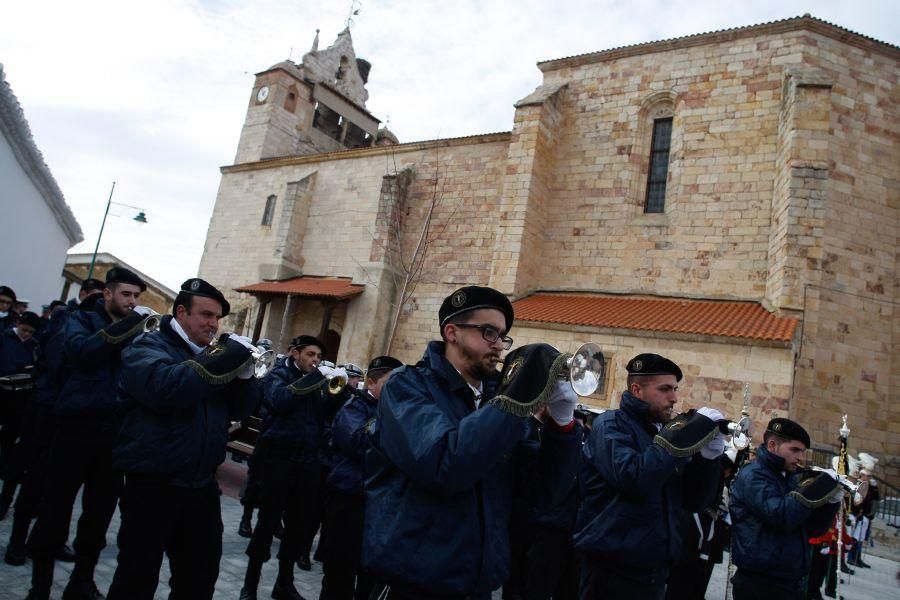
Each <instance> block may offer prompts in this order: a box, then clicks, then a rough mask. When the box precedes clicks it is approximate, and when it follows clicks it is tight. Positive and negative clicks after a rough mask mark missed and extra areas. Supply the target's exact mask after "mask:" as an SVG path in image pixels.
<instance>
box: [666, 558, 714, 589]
mask: <svg viewBox="0 0 900 600" xmlns="http://www.w3.org/2000/svg"><path fill="white" fill-rule="evenodd" d="M691 551H692V553H693V554H692V556H690V557H684V556H683V557H682V558H681V560H679V561H678V563H677V564H676V565H674V566H673V567H672V569H671V572H670V573H669V582H668V585H667V586H666V600H703V599H704V598H705V597H706V587H707V585H708V584H709V575H710V573H711V567H712V566H713V565H712V563H710V562H709V561H708V560H703V559H701V558H700V556H699V553H698V551H697V550H696V549H691ZM682 552H683V553H685V554H686V549H685V550H682Z"/></svg>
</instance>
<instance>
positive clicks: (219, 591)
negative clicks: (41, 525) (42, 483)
mask: <svg viewBox="0 0 900 600" xmlns="http://www.w3.org/2000/svg"><path fill="white" fill-rule="evenodd" d="M245 469H246V467H245V465H241V464H237V463H234V462H232V461H230V460H228V461H226V462H225V463H224V464H223V465H222V467H221V468H220V473H219V481H220V484H221V486H222V490H223V495H222V521H223V523H224V526H225V533H224V535H223V540H222V563H221V568H220V572H219V580H218V582H217V583H216V594H215V599H216V600H232V599H234V600H236V599H237V598H238V595H239V594H240V590H241V584H242V582H243V577H244V571H245V570H246V568H247V555H246V554H244V550H245V549H246V548H247V540H246V539H245V538H242V537H240V536H238V534H237V527H238V523H239V522H240V520H241V512H242V507H241V505H240V502H239V501H238V499H237V496H238V494H237V492H238V490H239V489H240V485H241V483H242V481H243V478H244V476H245V473H246V471H245ZM80 507H81V505H80V498H79V499H78V500H77V501H76V506H75V512H74V515H73V518H72V529H71V533H70V537H69V540H70V542H71V540H72V539H73V538H74V535H75V523H76V522H77V519H78V516H79V514H80ZM11 526H12V518H11V516H7V518H6V519H4V520H3V521H0V552H5V551H6V542H7V541H8V540H9V530H10V527H11ZM118 529H119V514H118V511H117V512H116V515H115V516H114V517H113V520H112V524H111V525H110V531H109V533H108V534H107V540H108V542H109V545H108V546H107V548H106V549H105V550H104V551H103V554H102V555H101V558H100V562H99V564H98V565H97V573H96V582H97V586H98V587H99V588H100V591H101V592H105V591H106V590H107V589H108V588H109V584H110V582H111V581H112V576H113V572H114V571H115V568H116V552H117V551H116V545H115V538H116V533H117V532H118ZM275 544H278V541H277V540H275ZM276 552H277V548H273V552H272V554H273V556H274V555H275V553H276ZM726 556H727V555H726ZM866 562H868V563H869V564H871V565H872V567H873V568H872V569H865V570H863V569H858V570H857V574H856V575H854V576H851V577H850V578H849V581H848V582H847V583H845V584H844V586H843V588H842V595H843V596H844V598H845V599H846V600H894V599H896V600H900V587H898V580H897V571H898V567H900V564H898V563H897V562H895V561H892V560H888V559H884V558H879V557H877V556H871V555H868V556H866ZM277 570H278V562H277V561H276V560H270V561H269V562H268V563H266V565H265V567H264V568H263V574H262V580H261V581H262V583H261V584H260V598H268V597H269V593H270V591H271V587H272V585H273V584H274V583H275V575H276V573H277ZM71 571H72V565H71V564H70V563H57V567H56V578H55V581H54V585H53V596H52V598H53V599H54V600H59V599H60V598H61V597H62V593H63V589H64V588H65V585H66V582H67V581H68V578H69V574H70V573H71ZM168 578H169V568H168V563H167V562H166V560H165V559H164V560H163V566H162V571H161V573H160V577H159V581H160V585H159V588H158V589H157V592H156V598H157V599H159V600H164V599H165V598H167V596H168V592H169V588H168V584H167V582H168ZM321 582H322V565H321V564H319V563H316V562H315V561H313V568H312V570H311V571H301V570H300V569H296V570H295V585H296V586H297V589H298V590H299V591H300V593H301V594H302V595H303V596H304V598H307V600H314V599H316V598H318V597H319V589H320V584H321ZM30 583H31V563H30V562H29V563H27V564H26V566H24V567H12V566H10V565H7V564H6V563H4V562H0V600H23V599H24V598H25V596H26V594H27V593H28V588H29V587H30ZM494 598H495V599H496V600H499V598H500V593H499V592H496V593H494ZM706 598H707V599H708V600H724V599H725V567H724V566H723V565H718V566H717V567H716V570H715V571H714V572H713V576H712V579H711V581H710V585H709V589H708V591H707V594H706Z"/></svg>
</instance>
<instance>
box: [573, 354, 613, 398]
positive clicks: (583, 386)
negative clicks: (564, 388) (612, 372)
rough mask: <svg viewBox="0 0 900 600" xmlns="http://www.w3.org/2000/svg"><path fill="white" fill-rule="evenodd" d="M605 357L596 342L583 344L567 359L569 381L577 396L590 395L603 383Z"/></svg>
mask: <svg viewBox="0 0 900 600" xmlns="http://www.w3.org/2000/svg"><path fill="white" fill-rule="evenodd" d="M605 368H606V359H605V358H604V357H603V351H602V350H601V349H600V346H599V345H598V344H595V343H594V342H587V343H586V344H583V345H582V346H581V347H580V348H579V349H578V351H577V352H575V354H573V355H572V358H570V359H569V369H568V370H569V373H568V379H569V383H570V384H571V385H572V389H573V390H575V393H576V394H578V395H579V396H590V395H591V394H593V393H594V392H596V391H597V388H599V387H600V385H601V384H602V383H603V378H604V371H605Z"/></svg>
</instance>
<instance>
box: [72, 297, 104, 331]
mask: <svg viewBox="0 0 900 600" xmlns="http://www.w3.org/2000/svg"><path fill="white" fill-rule="evenodd" d="M94 296H99V298H98V299H97V300H94V301H92V302H91V303H90V304H88V305H87V306H85V304H87V300H88V299H87V298H85V301H84V302H83V303H82V304H81V305H80V306H79V307H78V308H79V309H80V310H83V311H86V312H95V313H97V314H98V315H100V318H101V319H103V322H104V323H106V324H107V325H109V324H110V323H112V322H113V318H112V315H110V314H109V313H108V312H106V299H105V298H103V294H94ZM91 297H93V296H91Z"/></svg>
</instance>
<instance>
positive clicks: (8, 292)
mask: <svg viewBox="0 0 900 600" xmlns="http://www.w3.org/2000/svg"><path fill="white" fill-rule="evenodd" d="M0 296H6V297H7V298H9V299H10V300H12V301H13V302H15V301H16V293H15V292H14V291H12V288H11V287H8V286H5V285H0Z"/></svg>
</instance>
